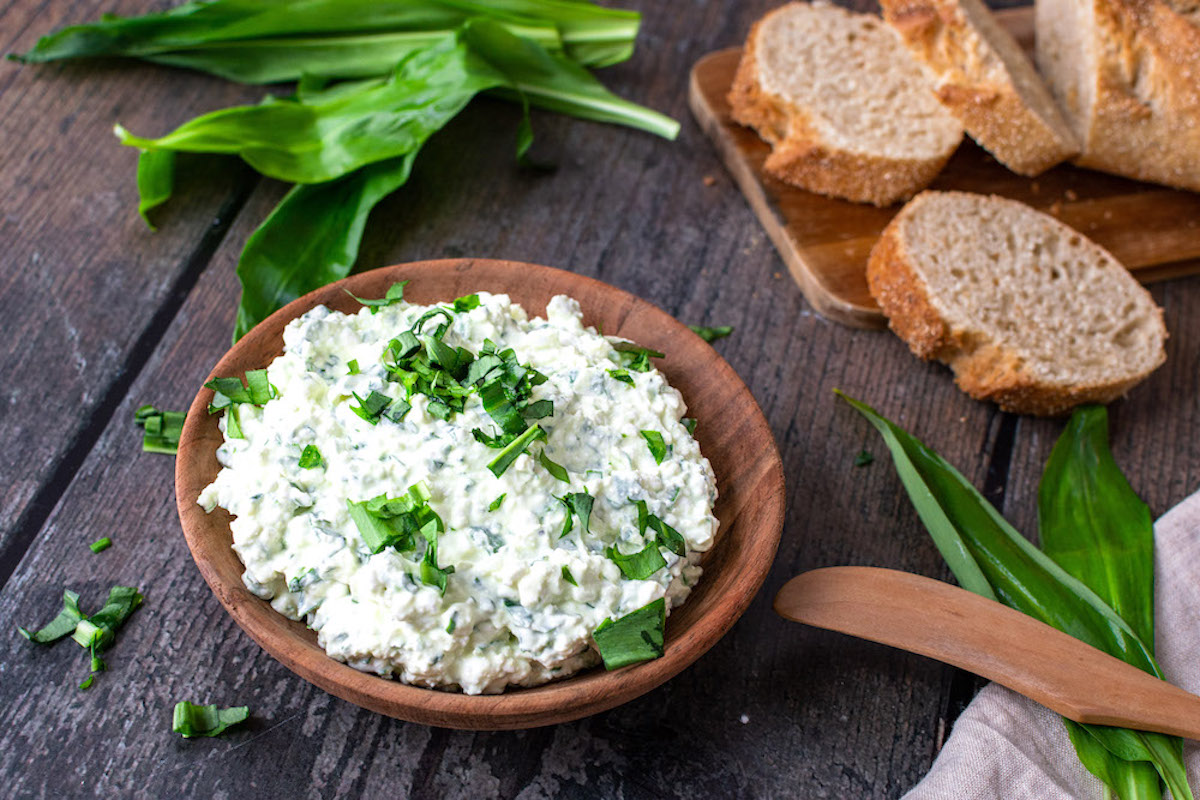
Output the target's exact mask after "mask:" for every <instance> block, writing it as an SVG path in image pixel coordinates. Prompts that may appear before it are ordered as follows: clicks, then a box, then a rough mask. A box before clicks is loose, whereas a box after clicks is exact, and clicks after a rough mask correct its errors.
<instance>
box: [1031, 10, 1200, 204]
mask: <svg viewBox="0 0 1200 800" xmlns="http://www.w3.org/2000/svg"><path fill="white" fill-rule="evenodd" d="M1035 25H1036V29H1037V62H1038V67H1039V68H1040V69H1041V71H1042V74H1043V75H1045V76H1046V80H1047V81H1048V82H1049V84H1050V88H1051V90H1052V91H1053V92H1054V95H1055V97H1056V98H1058V102H1059V104H1060V105H1061V106H1062V107H1063V109H1064V110H1065V111H1066V112H1067V116H1068V118H1069V119H1070V121H1071V123H1072V125H1073V127H1074V129H1075V132H1076V135H1077V136H1078V137H1079V140H1080V143H1081V145H1082V153H1081V155H1080V156H1079V158H1078V159H1077V160H1076V163H1078V164H1080V165H1082V166H1085V167H1091V168H1093V169H1098V170H1102V171H1105V172H1115V173H1117V174H1118V175H1126V176H1128V177H1131V178H1137V179H1139V180H1144V181H1154V182H1156V183H1163V184H1166V185H1168V186H1176V187H1179V188H1182V189H1191V190H1193V191H1200V10H1198V8H1197V5H1196V3H1194V2H1191V3H1189V2H1185V1H1184V0H1173V5H1172V4H1169V3H1167V2H1163V0H1038V2H1037V10H1036V17H1035Z"/></svg>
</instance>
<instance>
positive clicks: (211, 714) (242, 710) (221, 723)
mask: <svg viewBox="0 0 1200 800" xmlns="http://www.w3.org/2000/svg"><path fill="white" fill-rule="evenodd" d="M249 716H250V709H249V708H248V707H247V706H235V707H233V708H217V706H216V705H207V706H200V705H196V704H195V703H189V702H188V701H187V700H183V701H181V702H179V703H176V704H175V713H174V714H173V716H172V722H171V730H173V731H175V733H178V734H179V735H181V736H183V737H184V738H185V739H191V738H193V737H195V736H220V735H221V734H222V733H224V732H225V731H226V730H227V729H228V728H230V727H231V726H233V725H237V724H238V723H240V722H245V721H246V719H247V718H248V717H249Z"/></svg>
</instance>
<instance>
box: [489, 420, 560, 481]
mask: <svg viewBox="0 0 1200 800" xmlns="http://www.w3.org/2000/svg"><path fill="white" fill-rule="evenodd" d="M545 435H546V432H545V431H543V430H542V428H541V426H540V425H530V426H529V428H528V429H526V431H525V432H524V433H522V434H521V435H520V436H518V437H517V438H515V439H513V440H512V441H511V442H509V443H508V445H506V446H505V447H504V449H503V450H501V451H500V453H499V455H497V456H496V457H495V458H493V459H492V460H491V461H490V462H488V465H487V467H488V469H489V470H491V472H492V474H493V475H495V476H496V477H497V478H499V477H500V476H501V475H503V474H504V473H505V471H506V470H507V469H508V468H509V466H510V465H511V464H512V462H514V461H516V459H517V456H519V455H521V453H524V452H525V448H527V447H529V445H530V444H531V443H532V442H533V441H534V440H535V439H540V438H543V437H544V436H545Z"/></svg>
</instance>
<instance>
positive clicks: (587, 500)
mask: <svg viewBox="0 0 1200 800" xmlns="http://www.w3.org/2000/svg"><path fill="white" fill-rule="evenodd" d="M558 501H559V502H560V503H562V504H563V506H564V507H565V508H566V509H567V518H566V519H565V520H563V531H562V535H561V536H559V538H560V539H561V538H562V537H563V536H566V535H567V534H568V533H570V532H571V529H572V528H574V527H575V523H574V522H573V521H572V516H571V515H572V514H574V515H577V516H578V517H579V522H580V524H581V525H582V527H583V532H584V533H591V524H592V504H593V503H594V502H595V498H594V497H592V496H591V495H590V494H588V493H587V492H573V493H572V494H568V495H566V496H564V497H560V498H558Z"/></svg>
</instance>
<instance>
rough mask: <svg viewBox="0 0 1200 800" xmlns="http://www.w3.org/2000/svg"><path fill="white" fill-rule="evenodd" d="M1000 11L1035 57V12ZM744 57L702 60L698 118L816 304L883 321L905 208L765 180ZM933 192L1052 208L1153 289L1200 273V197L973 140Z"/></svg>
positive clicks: (696, 88)
mask: <svg viewBox="0 0 1200 800" xmlns="http://www.w3.org/2000/svg"><path fill="white" fill-rule="evenodd" d="M996 16H997V18H998V19H999V20H1000V22H1001V23H1002V24H1003V25H1004V27H1006V28H1007V29H1008V30H1009V31H1010V32H1011V33H1012V34H1013V35H1014V36H1015V37H1016V38H1017V41H1018V42H1019V43H1020V44H1021V45H1022V47H1024V48H1025V49H1026V50H1027V51H1032V48H1033V9H1032V8H1029V7H1025V8H1015V9H1008V10H1005V11H1000V12H997V13H996ZM741 53H742V51H741V48H738V47H734V48H730V49H728V50H719V51H717V52H715V53H710V54H708V55H707V56H705V57H703V58H701V59H700V60H699V61H697V62H696V64H695V66H694V67H693V68H692V73H691V81H690V84H689V91H688V102H689V105H690V106H691V109H692V113H693V114H695V116H696V120H697V121H698V122H699V124H700V127H701V128H702V129H703V130H704V132H705V133H706V134H707V135H708V137H709V138H710V139H711V140H712V142H713V144H714V146H715V147H716V149H717V151H718V152H719V153H720V155H721V159H722V161H724V163H725V166H726V167H727V168H728V169H729V172H730V173H731V174H732V176H733V178H734V180H735V181H736V183H737V184H738V186H739V187H740V188H741V190H742V193H743V194H744V195H745V196H746V200H747V201H748V202H749V203H750V207H751V208H752V209H753V210H754V213H755V215H756V216H757V217H758V219H759V221H760V222H761V223H762V225H763V227H764V228H765V229H766V232H767V235H768V236H770V238H771V241H772V242H774V244H775V248H776V249H777V250H778V251H779V255H780V256H781V257H782V258H783V260H784V263H786V264H787V266H788V270H789V271H790V272H791V273H792V277H793V278H795V280H796V283H798V284H799V285H800V289H801V291H802V292H804V296H805V298H806V299H807V300H808V302H809V303H811V304H812V306H813V308H815V309H816V310H817V311H818V312H820V313H821V314H823V315H824V316H826V317H828V318H829V319H832V320H834V321H836V322H841V323H843V324H845V325H851V326H854V327H861V328H874V327H881V326H883V325H884V324H885V323H886V320H885V319H884V317H883V315H882V314H881V313H880V311H879V306H878V305H876V303H875V300H874V299H873V298H872V297H871V294H870V292H869V291H868V289H867V280H866V266H867V257H868V256H869V254H870V252H871V248H872V247H873V246H874V244H875V241H876V240H877V239H878V237H879V234H880V232H881V231H882V230H883V229H884V227H885V226H886V225H887V224H888V222H889V221H891V219H892V217H893V216H895V214H896V212H898V211H899V210H900V208H901V205H900V204H896V205H892V206H888V207H887V208H876V207H875V206H871V205H865V204H860V203H851V202H849V201H845V200H838V199H836V198H832V197H824V196H822V195H818V194H813V193H811V192H806V191H804V190H803V189H799V188H797V187H794V186H789V185H788V184H785V183H782V182H781V181H778V180H775V179H774V178H772V177H771V176H769V175H767V174H765V173H764V172H763V169H762V167H763V161H764V160H765V159H766V157H767V155H768V154H769V153H770V147H769V145H767V144H766V143H765V142H764V141H763V140H762V139H760V138H759V137H758V135H757V134H756V133H755V132H754V131H753V130H751V129H750V128H745V127H742V126H741V125H738V124H737V123H736V122H733V120H732V119H731V118H730V108H729V102H728V101H727V99H726V95H727V93H728V91H729V87H730V85H731V84H732V82H733V76H734V73H735V72H736V70H737V64H738V61H739V59H740V58H741ZM929 188H931V189H943V190H945V189H957V190H962V191H970V192H980V193H984V194H998V195H1003V196H1004V197H1009V198H1012V199H1014V200H1020V201H1023V202H1025V203H1028V204H1030V205H1032V206H1034V207H1035V208H1039V209H1041V210H1043V211H1047V212H1049V213H1051V214H1053V215H1055V216H1056V217H1058V218H1059V219H1060V220H1062V221H1063V222H1065V223H1067V224H1068V225H1070V226H1072V227H1073V228H1075V229H1076V230H1078V231H1080V232H1082V233H1084V234H1086V235H1087V236H1088V237H1090V238H1091V239H1093V240H1095V241H1096V242H1098V243H1099V244H1100V245H1102V246H1103V247H1105V248H1107V249H1108V250H1109V251H1110V252H1112V254H1113V255H1114V256H1116V258H1117V260H1119V261H1120V262H1121V263H1122V264H1124V265H1125V266H1127V267H1129V269H1130V270H1132V271H1133V273H1134V275H1135V276H1136V277H1137V278H1138V279H1139V280H1140V281H1142V282H1143V283H1149V282H1152V281H1158V280H1166V279H1168V278H1176V277H1180V276H1184V275H1192V274H1195V273H1197V272H1200V195H1197V194H1193V193H1191V192H1184V191H1177V190H1174V189H1168V188H1165V187H1162V186H1156V185H1153V184H1146V183H1138V182H1136V181H1131V180H1127V179H1125V178H1118V177H1116V176H1112V175H1105V174H1103V173H1099V172H1093V171H1091V170H1085V169H1080V168H1078V167H1074V166H1071V165H1069V164H1066V165H1060V166H1058V167H1055V168H1054V169H1052V170H1050V171H1048V172H1046V173H1043V174H1042V175H1039V176H1038V177H1036V178H1026V177H1024V176H1021V175H1017V174H1015V173H1012V172H1009V171H1008V170H1007V169H1005V168H1004V167H1003V166H1002V165H1001V164H1000V163H998V162H997V161H996V160H995V159H994V158H992V157H991V156H990V155H989V154H988V153H987V152H986V151H984V150H983V149H982V148H980V147H979V146H978V145H976V144H975V143H974V142H973V141H971V139H970V138H969V137H967V138H964V140H963V143H962V145H961V146H960V147H959V148H958V151H957V152H956V153H955V155H954V157H953V158H952V159H951V160H950V163H949V164H947V165H946V168H945V169H944V170H943V171H942V173H941V174H940V175H938V177H937V179H936V180H934V182H933V184H932V185H931V186H930V187H929Z"/></svg>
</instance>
